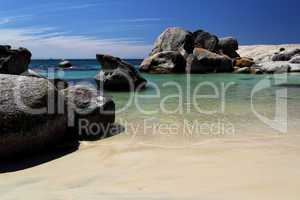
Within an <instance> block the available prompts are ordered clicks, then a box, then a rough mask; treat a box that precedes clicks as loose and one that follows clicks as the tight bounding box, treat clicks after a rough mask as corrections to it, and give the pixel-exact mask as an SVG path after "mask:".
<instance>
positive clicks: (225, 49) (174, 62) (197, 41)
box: [140, 27, 239, 74]
mask: <svg viewBox="0 0 300 200" xmlns="http://www.w3.org/2000/svg"><path fill="white" fill-rule="evenodd" d="M237 49H238V42H237V40H236V39H234V38H232V37H228V38H223V39H221V40H219V38H218V37H217V36H215V35H213V34H211V33H209V32H206V31H204V30H198V31H195V32H193V33H192V32H190V31H187V30H184V29H182V28H177V27H175V28H168V29H166V30H165V31H164V32H163V33H161V35H160V36H159V37H158V38H157V39H156V41H155V44H154V48H153V50H152V52H151V53H150V57H149V58H146V59H145V60H144V61H143V63H142V64H141V66H140V70H141V71H142V72H147V73H156V74H157V73H161V74H166V73H223V72H232V71H233V64H232V63H233V62H232V60H231V59H233V58H236V57H239V55H238V53H237V52H236V50H237ZM179 54H181V55H182V56H180V55H179Z"/></svg>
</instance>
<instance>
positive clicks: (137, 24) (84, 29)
mask: <svg viewBox="0 0 300 200" xmlns="http://www.w3.org/2000/svg"><path fill="white" fill-rule="evenodd" d="M0 5H1V9H0V44H11V45H12V46H15V47H18V46H24V47H27V48H29V49H30V50H31V51H32V52H33V57H34V58H50V57H52V58H94V57H95V54H96V53H108V54H113V55H116V56H120V57H123V58H140V57H144V56H146V55H147V54H148V52H149V51H150V49H151V48H152V45H153V42H154V40H155V38H156V37H157V36H158V35H159V34H160V33H161V32H162V31H163V30H164V29H165V28H167V27H172V26H177V27H178V26H179V27H183V28H185V29H188V30H191V31H195V30H197V29H205V30H207V31H209V32H212V33H214V34H216V35H218V36H220V37H223V36H235V37H236V38H237V39H238V40H239V41H240V43H241V44H282V43H300V27H299V21H300V13H299V6H300V2H299V0H285V1H284V0H243V1H240V0H185V1H183V0H60V1H55V0H52V1H45V0H22V1H20V0H0Z"/></svg>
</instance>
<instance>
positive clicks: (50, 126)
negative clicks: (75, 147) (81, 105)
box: [0, 74, 75, 158]
mask: <svg viewBox="0 0 300 200" xmlns="http://www.w3.org/2000/svg"><path fill="white" fill-rule="evenodd" d="M0 93H1V95H0V102H1V104H0V132H1V134H0V158H9V157H11V156H14V155H21V154H23V153H31V152H37V151H39V150H41V149H45V148H50V147H53V146H56V145H58V144H61V143H63V142H65V141H72V140H73V139H74V138H75V137H74V135H72V134H71V133H68V132H67V131H66V130H67V115H66V114H64V107H63V106H64V103H63V102H64V101H63V99H64V98H63V97H62V96H61V95H60V93H59V92H57V90H56V89H55V88H54V86H53V85H52V84H51V83H50V82H49V81H47V80H46V79H41V78H34V77H26V76H14V75H4V74H0ZM58 99H60V100H61V101H59V100H58ZM57 100H58V101H57ZM58 102H62V104H60V105H59V104H58Z"/></svg>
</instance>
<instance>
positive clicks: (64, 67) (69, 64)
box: [58, 60, 73, 69]
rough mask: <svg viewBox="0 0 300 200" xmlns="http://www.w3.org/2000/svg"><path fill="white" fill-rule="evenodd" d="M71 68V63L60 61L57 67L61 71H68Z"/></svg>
mask: <svg viewBox="0 0 300 200" xmlns="http://www.w3.org/2000/svg"><path fill="white" fill-rule="evenodd" d="M72 66H73V65H72V63H71V62H70V61H68V60H65V61H62V62H60V63H59V64H58V67H59V68H62V69H68V68H71V67H72Z"/></svg>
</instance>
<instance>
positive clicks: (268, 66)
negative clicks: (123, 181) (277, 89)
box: [259, 61, 291, 73]
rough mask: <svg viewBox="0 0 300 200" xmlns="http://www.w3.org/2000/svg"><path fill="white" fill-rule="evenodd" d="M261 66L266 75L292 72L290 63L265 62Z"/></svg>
mask: <svg viewBox="0 0 300 200" xmlns="http://www.w3.org/2000/svg"><path fill="white" fill-rule="evenodd" d="M259 66H260V67H261V69H262V71H264V72H265V73H286V72H290V70H291V66H290V65H289V63H288V62H279V61H277V62H265V63H260V64H259Z"/></svg>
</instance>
